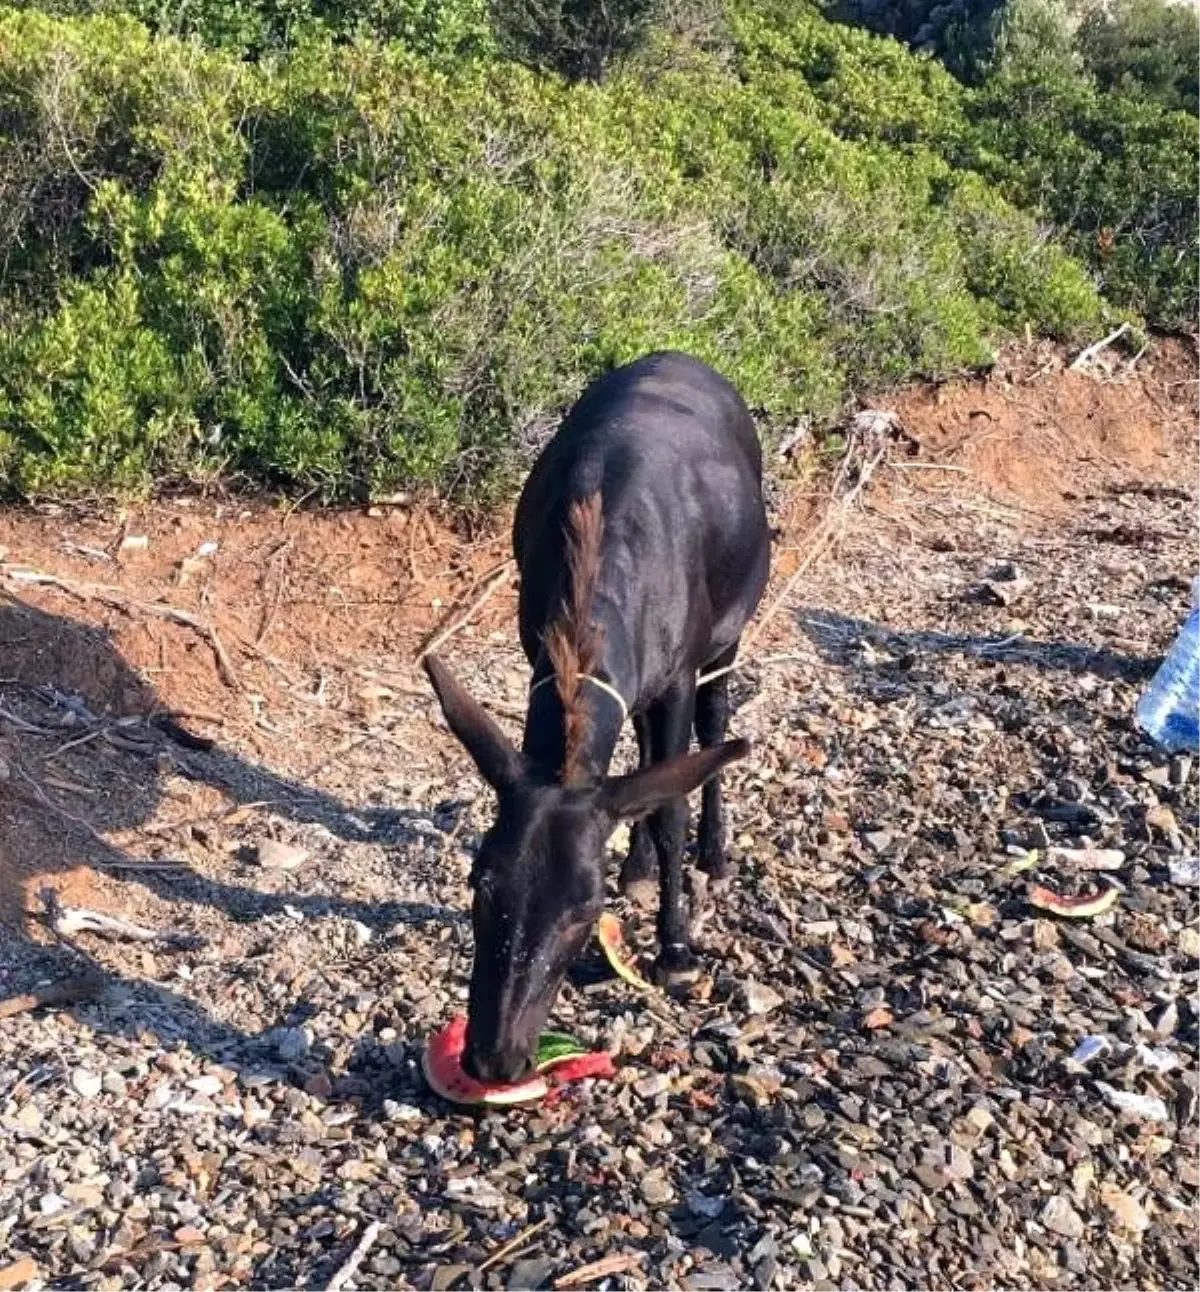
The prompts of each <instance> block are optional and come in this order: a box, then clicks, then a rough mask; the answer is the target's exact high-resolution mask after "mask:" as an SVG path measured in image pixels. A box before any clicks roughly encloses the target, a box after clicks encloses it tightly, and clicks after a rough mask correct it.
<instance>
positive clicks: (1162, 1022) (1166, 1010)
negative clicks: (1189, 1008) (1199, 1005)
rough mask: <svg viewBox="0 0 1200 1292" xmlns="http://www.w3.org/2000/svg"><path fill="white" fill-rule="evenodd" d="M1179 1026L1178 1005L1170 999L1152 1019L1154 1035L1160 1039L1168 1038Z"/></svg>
mask: <svg viewBox="0 0 1200 1292" xmlns="http://www.w3.org/2000/svg"><path fill="white" fill-rule="evenodd" d="M1178 1027H1179V1006H1178V1005H1176V1003H1175V1002H1174V1001H1173V1000H1172V1001H1170V1002H1168V1003H1167V1004H1166V1005H1164V1006H1163V1008H1162V1010H1161V1011H1160V1013H1159V1015H1158V1017H1157V1018H1156V1019H1155V1020H1154V1035H1155V1036H1157V1037H1158V1038H1159V1039H1160V1040H1163V1041H1166V1040H1169V1039H1170V1038H1171V1037H1172V1036H1174V1035H1175V1032H1176V1030H1177V1028H1178Z"/></svg>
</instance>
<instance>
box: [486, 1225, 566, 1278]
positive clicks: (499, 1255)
mask: <svg viewBox="0 0 1200 1292" xmlns="http://www.w3.org/2000/svg"><path fill="white" fill-rule="evenodd" d="M552 1219H553V1217H552V1216H543V1217H542V1218H541V1220H538V1221H535V1222H534V1224H532V1225H529V1226H527V1227H526V1228H525V1229H522V1230H521V1232H520V1233H519V1234H518V1235H517V1236H516V1237H515V1238H510V1239H509V1240H508V1242H507V1243H505V1244H504V1245H503V1246H502V1247H498V1248H497V1249H496V1250H495V1251H494V1252H493V1253H492V1254H491V1255H490V1256H489V1257H488V1258H487V1260H485V1261H483V1262H482V1264H481V1265H480V1266H479V1273H480V1274H482V1273H484V1271H485V1270H490V1269H491V1268H492V1266H493V1265H499V1264H500V1262H501V1261H506V1260H508V1258H509V1257H510V1256H513V1255H515V1254H516V1253H517V1252H519V1251H520V1250H521V1249H522V1248H523V1247H525V1246H527V1245H528V1243H529V1240H530V1239H531V1238H532V1237H533V1236H534V1235H535V1234H540V1233H541V1232H542V1230H543V1229H545V1228H546V1226H547V1225H548V1224H549V1223H550V1221H551V1220H552Z"/></svg>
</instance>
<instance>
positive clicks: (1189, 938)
mask: <svg viewBox="0 0 1200 1292" xmlns="http://www.w3.org/2000/svg"><path fill="white" fill-rule="evenodd" d="M1179 952H1180V954H1181V955H1185V956H1187V957H1188V959H1189V960H1200V929H1197V928H1196V927H1195V926H1194V925H1191V924H1189V925H1188V926H1187V928H1185V929H1181V930H1180V931H1179Z"/></svg>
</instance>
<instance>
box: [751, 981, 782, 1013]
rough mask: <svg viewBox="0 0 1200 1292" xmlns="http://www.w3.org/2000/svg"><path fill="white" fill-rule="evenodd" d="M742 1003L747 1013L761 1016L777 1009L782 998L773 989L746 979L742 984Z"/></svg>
mask: <svg viewBox="0 0 1200 1292" xmlns="http://www.w3.org/2000/svg"><path fill="white" fill-rule="evenodd" d="M742 1001H743V1003H744V1004H745V1006H746V1010H747V1012H748V1013H751V1014H756V1015H763V1014H769V1013H771V1011H772V1010H775V1009H778V1008H779V1006H780V1005H782V1004H783V997H782V996H781V995H780V994H779V993H778V992H777V991H775V990H774V989H773V988H771V987H767V986H764V985H763V984H762V983H760V982H756V981H755V980H754V979H753V978H747V979H746V981H745V982H744V983H743V984H742Z"/></svg>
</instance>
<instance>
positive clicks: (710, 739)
mask: <svg viewBox="0 0 1200 1292" xmlns="http://www.w3.org/2000/svg"><path fill="white" fill-rule="evenodd" d="M736 655H737V643H734V645H733V646H731V647H730V648H729V650H727V651H724V652H723V653H722V654H721V655H719V656H718V657H717V658H716V659H715V660H713V662H712V664H710V665H709V669H708V671H711V670H713V669H719V668H728V667H729V665H730V664H732V663H733V661H734V657H735V656H736ZM695 727H696V739H697V740H698V741H699V742H700V748H701V749H711V748H712V747H713V746H714V745H719V744H720V743H721V742H722V741H723V740H724V739H725V733H726V731H727V730H728V728H729V674H728V673H722V674H721V676H720V677H715V678H713V680H712V681H711V682H705V683H704V685H703V686H702V687H700V689H699V690H698V691H697V692H696V718H695ZM696 864H697V866H698V867H699V869H700V870H701V871H702V872H703V873H704V874H705V875H707V876H708V877H709V878H710V879H711V880H713V881H714V882H720V881H722V880H726V879H728V878H729V869H730V867H729V858H728V856H727V855H726V852H725V805H724V802H723V801H722V797H721V777H720V775H719V774H718V775H716V776H714V777H713V778H712V779H711V780H710V781H706V782H705V785H704V789H703V790H702V791H701V799H700V825H699V827H698V829H697V833H696Z"/></svg>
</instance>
